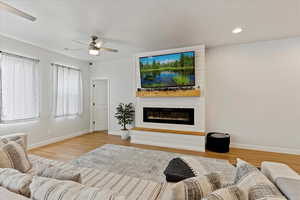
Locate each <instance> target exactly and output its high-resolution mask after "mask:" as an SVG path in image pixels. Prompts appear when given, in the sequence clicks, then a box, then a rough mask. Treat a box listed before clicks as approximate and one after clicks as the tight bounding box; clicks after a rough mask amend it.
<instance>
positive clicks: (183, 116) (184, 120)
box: [143, 107, 194, 125]
mask: <svg viewBox="0 0 300 200" xmlns="http://www.w3.org/2000/svg"><path fill="white" fill-rule="evenodd" d="M143 121H144V122H151V123H166V124H186V125H194V109H193V108H149V107H144V108H143Z"/></svg>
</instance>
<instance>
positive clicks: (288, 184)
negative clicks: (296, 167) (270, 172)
mask: <svg viewBox="0 0 300 200" xmlns="http://www.w3.org/2000/svg"><path fill="white" fill-rule="evenodd" d="M276 185H277V187H278V188H279V189H280V191H281V192H282V193H283V194H284V195H285V196H286V197H287V198H288V200H299V198H300V179H293V178H282V177H279V178H277V179H276Z"/></svg>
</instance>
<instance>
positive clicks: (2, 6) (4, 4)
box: [0, 1, 36, 22]
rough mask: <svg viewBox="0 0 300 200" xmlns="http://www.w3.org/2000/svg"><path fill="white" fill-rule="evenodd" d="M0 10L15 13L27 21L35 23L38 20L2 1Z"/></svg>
mask: <svg viewBox="0 0 300 200" xmlns="http://www.w3.org/2000/svg"><path fill="white" fill-rule="evenodd" d="M0 9H2V10H5V11H7V12H10V13H13V14H15V15H18V16H20V17H23V18H25V19H28V20H30V21H32V22H34V21H35V20H36V17H33V16H32V15H29V14H27V13H25V12H23V11H22V10H19V9H17V8H15V7H12V6H10V5H8V4H6V3H3V2H1V1H0Z"/></svg>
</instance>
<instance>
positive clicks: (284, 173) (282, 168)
mask: <svg viewBox="0 0 300 200" xmlns="http://www.w3.org/2000/svg"><path fill="white" fill-rule="evenodd" d="M261 171H262V173H263V174H264V175H265V176H266V177H268V179H270V181H272V182H273V183H276V179H277V178H279V177H280V178H293V179H299V180H300V175H299V174H298V173H297V172H295V171H294V170H293V169H291V168H290V167H289V166H288V165H286V164H283V163H277V162H267V161H265V162H262V164H261Z"/></svg>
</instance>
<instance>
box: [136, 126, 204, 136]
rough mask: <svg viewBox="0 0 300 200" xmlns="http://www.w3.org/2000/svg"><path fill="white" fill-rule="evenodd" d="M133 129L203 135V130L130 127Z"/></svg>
mask: <svg viewBox="0 0 300 200" xmlns="http://www.w3.org/2000/svg"><path fill="white" fill-rule="evenodd" d="M131 130H133V131H146V132H158V133H171V134H181V135H196V136H205V135H206V134H205V133H204V132H197V131H176V130H169V129H155V128H143V127H135V128H132V129H131Z"/></svg>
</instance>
